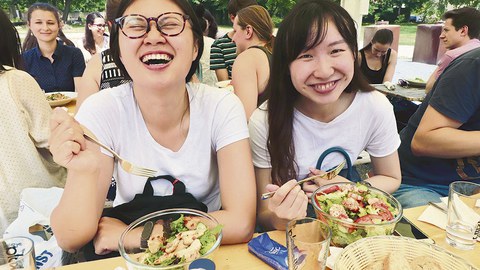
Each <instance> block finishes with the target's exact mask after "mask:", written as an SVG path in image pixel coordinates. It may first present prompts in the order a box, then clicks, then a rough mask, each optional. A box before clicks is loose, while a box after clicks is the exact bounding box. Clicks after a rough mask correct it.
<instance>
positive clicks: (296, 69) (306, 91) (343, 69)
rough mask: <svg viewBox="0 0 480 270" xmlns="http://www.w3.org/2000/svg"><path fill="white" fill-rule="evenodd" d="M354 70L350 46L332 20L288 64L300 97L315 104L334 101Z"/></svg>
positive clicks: (347, 83)
mask: <svg viewBox="0 0 480 270" xmlns="http://www.w3.org/2000/svg"><path fill="white" fill-rule="evenodd" d="M313 31H316V29H312V32H313ZM353 73H354V58H353V53H352V50H351V49H350V47H349V46H348V44H347V43H346V42H345V40H344V39H343V37H342V36H341V35H340V33H339V31H338V29H337V27H336V26H335V24H334V23H333V22H332V21H331V20H330V21H329V22H328V29H327V33H326V35H325V39H324V40H323V41H322V42H321V43H319V44H317V45H316V46H315V47H313V48H312V49H310V50H307V51H303V52H301V53H300V54H299V55H298V56H297V58H296V59H295V60H293V61H292V63H291V64H290V76H291V79H292V84H293V86H294V87H295V89H296V90H297V91H298V92H299V93H300V94H301V95H302V96H301V97H300V98H301V99H308V100H309V101H311V102H314V103H315V104H322V105H325V104H331V103H334V102H336V101H337V100H338V99H339V97H340V95H341V94H342V93H343V91H344V90H345V88H346V87H347V86H348V85H349V84H350V82H351V80H352V78H353Z"/></svg>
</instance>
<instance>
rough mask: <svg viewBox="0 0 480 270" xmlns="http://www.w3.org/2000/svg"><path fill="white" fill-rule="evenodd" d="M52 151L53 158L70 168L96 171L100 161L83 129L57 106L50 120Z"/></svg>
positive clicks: (49, 141)
mask: <svg viewBox="0 0 480 270" xmlns="http://www.w3.org/2000/svg"><path fill="white" fill-rule="evenodd" d="M50 131H51V134H50V138H49V140H48V143H49V145H50V152H51V153H52V155H53V160H54V161H55V162H56V163H58V164H60V165H61V166H63V167H65V168H67V169H68V170H76V171H82V172H95V171H96V170H97V166H98V164H99V162H98V161H97V158H96V157H95V154H94V152H93V151H92V150H91V149H89V147H88V146H87V142H86V140H85V138H84V137H83V129H82V127H81V126H80V124H79V123H78V122H77V121H76V120H75V119H73V117H71V116H70V115H69V114H68V113H67V112H66V111H65V110H63V109H62V108H55V109H54V110H53V113H52V117H51V120H50Z"/></svg>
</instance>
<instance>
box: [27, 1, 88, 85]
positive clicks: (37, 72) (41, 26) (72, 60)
mask: <svg viewBox="0 0 480 270" xmlns="http://www.w3.org/2000/svg"><path fill="white" fill-rule="evenodd" d="M27 20H28V21H27V23H28V28H29V30H30V32H31V33H32V35H33V36H34V37H35V39H36V41H37V45H36V46H35V47H33V48H32V49H30V50H28V51H25V52H23V54H22V57H23V60H24V68H25V71H27V72H28V73H29V74H30V75H32V77H33V78H35V80H37V82H38V84H39V85H40V87H41V88H42V89H43V90H44V91H45V92H55V91H75V85H76V84H78V80H80V77H81V76H82V74H83V70H84V69H85V61H84V60H83V56H82V52H81V51H80V49H78V48H75V47H71V46H66V45H64V44H62V43H61V42H59V41H58V40H57V36H58V33H59V30H60V17H59V15H58V10H57V8H55V7H54V6H52V5H50V4H48V3H35V4H32V5H31V6H30V7H29V8H28V12H27Z"/></svg>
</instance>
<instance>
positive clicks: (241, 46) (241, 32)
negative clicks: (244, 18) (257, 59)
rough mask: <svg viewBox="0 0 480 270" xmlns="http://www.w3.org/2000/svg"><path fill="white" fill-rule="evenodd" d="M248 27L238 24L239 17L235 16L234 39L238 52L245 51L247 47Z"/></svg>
mask: <svg viewBox="0 0 480 270" xmlns="http://www.w3.org/2000/svg"><path fill="white" fill-rule="evenodd" d="M247 39H248V36H247V28H246V29H242V27H241V26H240V25H238V17H235V19H234V20H233V36H232V40H233V42H235V45H236V46H237V54H240V53H241V52H243V51H245V50H246V49H247V44H246V43H247V41H248V40H247Z"/></svg>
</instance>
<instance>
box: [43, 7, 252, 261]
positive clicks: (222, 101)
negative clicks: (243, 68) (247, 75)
mask: <svg viewBox="0 0 480 270" xmlns="http://www.w3.org/2000/svg"><path fill="white" fill-rule="evenodd" d="M111 39H112V40H111V47H110V50H111V52H112V56H113V58H114V60H115V62H116V63H117V65H118V67H119V68H120V69H121V70H122V71H123V72H124V74H125V75H126V76H128V77H129V78H131V79H132V82H131V83H128V84H123V85H120V86H117V87H115V88H110V89H105V90H102V91H100V92H98V93H97V94H95V95H91V96H90V97H88V98H87V99H86V100H85V101H84V103H83V104H82V107H81V108H80V110H79V111H78V112H77V114H76V115H75V120H74V119H72V118H71V117H70V116H69V115H68V114H67V113H66V112H65V111H63V110H62V109H55V110H54V114H53V116H52V121H51V134H52V135H51V137H50V143H51V147H50V150H51V152H52V153H53V156H54V160H55V161H56V162H57V163H59V164H61V165H62V166H64V167H66V168H67V170H68V178H67V184H66V187H65V191H64V193H63V196H62V199H61V202H60V204H59V205H58V206H57V207H56V209H55V210H54V211H53V213H52V216H51V220H52V227H53V230H54V231H55V236H56V238H57V241H58V243H59V245H60V246H61V247H62V248H63V249H64V250H67V251H74V250H77V249H79V248H80V247H82V246H83V245H85V244H86V243H87V242H89V241H90V240H92V239H93V242H94V245H95V252H96V253H97V254H106V253H110V252H111V251H115V250H117V248H118V240H119V237H120V234H121V233H122V231H123V230H124V229H125V228H126V226H127V224H124V223H123V222H121V221H120V220H118V219H114V218H106V217H103V218H100V217H101V213H102V209H103V203H104V201H105V197H106V195H107V190H108V188H109V186H110V182H111V178H112V175H115V179H116V180H117V194H116V197H115V201H114V206H115V205H119V204H123V203H126V202H129V201H131V200H132V199H133V198H134V196H135V194H138V193H142V191H143V188H144V186H145V183H146V181H147V178H146V177H140V176H136V175H133V174H129V173H127V172H126V171H125V170H124V169H123V168H122V167H121V166H120V164H119V162H118V160H114V158H113V157H112V156H111V155H110V154H109V153H108V152H106V151H103V150H100V149H99V147H98V146H96V145H94V144H92V143H90V142H89V141H87V140H85V138H84V137H83V134H84V130H88V131H89V132H91V133H93V134H94V135H95V136H96V137H97V139H98V140H100V141H101V142H102V143H103V144H105V145H107V146H108V147H110V148H111V149H113V150H114V151H116V152H117V153H118V154H120V156H122V157H123V158H125V159H126V160H130V161H132V162H133V163H135V164H137V165H139V166H142V167H146V168H152V169H154V170H156V171H157V172H158V175H172V176H174V177H175V178H177V179H180V180H181V181H183V182H184V183H185V185H186V191H187V192H189V193H191V194H192V195H193V196H194V197H195V198H196V199H197V200H198V201H200V202H202V203H204V204H205V205H207V207H208V211H209V212H210V214H211V215H212V216H214V217H215V218H216V219H217V220H218V221H219V223H220V224H222V225H223V241H222V242H223V243H225V244H228V243H240V242H246V241H248V240H249V239H251V237H252V234H253V230H254V224H255V209H256V205H255V177H254V173H253V165H252V161H251V155H250V148H249V144H248V128H247V125H246V123H247V122H246V118H245V113H244V111H243V107H242V104H241V102H240V100H239V99H238V98H237V97H236V96H235V95H234V94H233V93H231V92H229V91H221V90H218V89H217V88H213V87H210V86H207V85H204V84H193V83H188V82H189V81H190V80H191V78H192V76H193V74H194V73H195V71H196V69H197V68H198V64H199V60H200V57H201V52H202V50H203V39H202V29H201V28H200V24H199V23H198V19H197V17H196V16H195V13H194V11H193V9H192V7H191V6H190V4H189V3H188V2H187V1H186V0H160V1H159V0H122V2H121V3H120V5H119V7H118V11H117V19H115V25H114V27H113V29H112V32H111ZM154 191H155V195H157V196H165V195H169V194H172V184H171V183H170V182H168V181H163V182H162V181H160V182H158V181H156V183H155V185H154ZM154 230H155V229H154ZM140 233H141V232H139V235H138V237H139V238H138V239H140Z"/></svg>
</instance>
